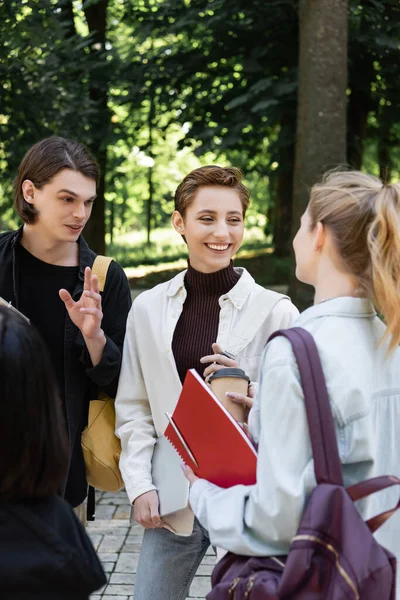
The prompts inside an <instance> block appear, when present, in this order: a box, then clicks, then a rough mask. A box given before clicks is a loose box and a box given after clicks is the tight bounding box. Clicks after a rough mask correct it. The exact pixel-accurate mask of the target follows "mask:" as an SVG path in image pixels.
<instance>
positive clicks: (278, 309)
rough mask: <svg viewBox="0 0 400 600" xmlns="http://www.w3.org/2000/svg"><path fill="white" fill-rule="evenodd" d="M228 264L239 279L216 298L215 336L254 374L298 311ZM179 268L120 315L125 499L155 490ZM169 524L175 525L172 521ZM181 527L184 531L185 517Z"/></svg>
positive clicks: (179, 301)
mask: <svg viewBox="0 0 400 600" xmlns="http://www.w3.org/2000/svg"><path fill="white" fill-rule="evenodd" d="M236 270H237V271H238V272H239V273H240V274H241V277H240V279H239V280H238V282H237V283H236V284H235V286H234V287H233V288H232V289H231V290H230V291H229V292H228V293H227V294H224V295H223V296H221V297H220V299H219V304H220V307H221V310H220V318H219V327H218V336H217V339H216V342H218V344H220V345H221V346H222V347H223V349H224V350H229V351H231V352H233V354H234V355H235V356H236V360H237V361H238V363H239V366H240V368H242V369H244V370H245V371H246V373H247V374H248V375H249V376H250V378H251V380H252V381H256V380H257V377H258V369H259V365H260V360H261V355H262V352H263V349H264V347H265V345H266V342H267V340H268V338H269V336H270V335H271V333H273V332H274V331H276V330H277V329H284V328H287V327H290V326H291V324H292V322H293V321H294V319H295V318H296V317H297V315H298V311H297V309H296V308H295V306H294V305H293V304H292V303H291V301H290V300H289V298H288V297H287V296H284V295H282V294H278V293H276V292H273V291H271V290H266V289H265V288H263V287H261V286H259V285H258V284H256V283H255V281H254V279H253V278H252V277H251V275H250V274H249V273H248V272H247V271H246V270H245V269H241V268H239V269H236ZM185 272H186V271H183V272H181V273H179V274H178V275H176V277H174V278H173V279H171V280H170V281H168V282H166V283H162V284H160V285H157V286H156V287H154V288H153V289H151V290H148V291H146V292H143V293H142V294H140V295H139V296H138V297H137V298H136V300H135V301H134V303H133V305H132V308H131V311H130V313H129V316H128V322H127V328H126V335H125V342H124V349H123V357H122V367H121V375H120V379H119V387H118V393H117V397H116V400H115V408H116V434H117V436H118V437H119V438H120V439H121V445H122V454H121V459H120V468H121V472H122V476H123V479H124V482H125V488H126V491H127V494H128V496H129V499H130V501H131V502H133V501H134V500H135V499H136V498H137V497H138V496H140V495H141V494H144V493H145V492H148V491H150V490H153V489H155V486H154V485H153V482H152V477H151V461H152V455H153V447H154V443H155V440H156V437H157V436H159V435H162V434H163V432H164V430H165V428H166V426H167V424H168V422H167V418H166V416H165V412H166V411H167V412H169V413H172V412H173V411H174V408H175V405H176V402H177V400H178V398H179V394H180V392H181V389H182V384H181V382H180V379H179V376H178V372H177V369H176V365H175V361H174V357H173V353H172V348H171V345H172V338H173V334H174V330H175V327H176V324H177V322H178V319H179V317H180V314H181V312H182V309H183V304H184V301H185V299H186V290H185V287H184V277H185ZM211 351H212V349H211V348H210V352H211ZM190 520H191V521H192V520H193V517H192V516H191V517H190ZM174 529H175V530H176V531H177V532H178V531H179V529H180V525H179V523H174ZM181 529H182V532H183V530H185V531H186V532H187V530H188V522H187V519H186V523H185V524H183V523H182V528H181ZM189 529H190V524H189Z"/></svg>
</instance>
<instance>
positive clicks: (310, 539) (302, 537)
mask: <svg viewBox="0 0 400 600" xmlns="http://www.w3.org/2000/svg"><path fill="white" fill-rule="evenodd" d="M292 541H293V542H297V541H308V542H316V543H317V544H320V545H321V546H324V548H326V549H327V550H329V551H330V552H332V554H334V556H335V564H336V568H337V570H338V571H339V574H340V575H341V576H342V577H343V579H344V580H345V582H346V583H347V585H348V586H349V587H351V589H352V592H353V594H354V598H355V600H359V599H360V596H359V593H358V591H357V586H356V584H355V583H354V581H353V580H352V578H351V577H350V575H349V574H348V573H347V571H346V570H345V569H344V568H343V567H342V565H341V564H340V563H339V553H338V552H337V550H335V548H334V547H333V546H332V545H331V544H328V543H327V542H324V541H323V540H321V539H320V538H318V537H316V536H314V535H296V536H295V537H294V538H293V540H292Z"/></svg>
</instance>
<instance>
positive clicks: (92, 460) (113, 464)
mask: <svg viewBox="0 0 400 600" xmlns="http://www.w3.org/2000/svg"><path fill="white" fill-rule="evenodd" d="M112 260H113V259H112V258H109V257H107V256H97V257H96V259H95V261H94V263H93V266H92V273H93V274H94V275H97V278H98V280H99V289H100V291H101V292H102V291H103V290H104V286H105V282H106V277H107V271H108V267H109V266H110V263H111V262H112ZM81 443H82V452H83V458H84V460H85V469H86V478H87V481H88V483H89V485H91V486H92V487H94V488H96V489H97V490H103V491H105V492H117V491H118V490H120V489H121V488H122V487H123V486H124V482H123V480H122V476H121V472H120V470H119V466H118V465H119V457H120V455H121V441H120V439H119V438H117V436H116V435H115V407H114V398H111V397H110V396H107V394H104V393H100V394H99V399H98V400H91V401H90V403H89V417H88V425H87V427H86V428H85V430H84V431H83V433H82V439H81Z"/></svg>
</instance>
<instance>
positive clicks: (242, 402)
mask: <svg viewBox="0 0 400 600" xmlns="http://www.w3.org/2000/svg"><path fill="white" fill-rule="evenodd" d="M212 349H213V351H214V354H212V355H209V356H203V358H201V359H200V362H202V363H205V362H212V364H211V365H209V366H208V367H207V368H206V369H205V370H204V373H203V375H204V377H205V380H206V382H207V383H208V384H209V385H211V388H212V390H213V392H214V394H215V395H216V396H217V398H218V399H219V400H220V402H222V404H223V405H224V406H225V408H226V409H227V410H228V411H229V412H230V413H231V415H232V416H233V417H234V418H235V419H236V420H237V421H239V422H240V423H243V422H245V421H246V420H247V416H248V412H249V409H250V408H251V407H252V405H253V398H254V387H253V386H252V384H250V385H249V384H248V382H249V378H248V377H247V375H246V374H245V372H244V371H242V370H241V369H239V368H238V363H237V362H236V361H235V359H234V357H232V356H229V354H228V353H224V352H223V350H222V348H221V346H220V345H219V344H216V343H215V344H212ZM224 369H227V371H226V376H225V375H224ZM217 372H219V373H218V374H217ZM230 386H232V389H231V390H230V389H229V387H230Z"/></svg>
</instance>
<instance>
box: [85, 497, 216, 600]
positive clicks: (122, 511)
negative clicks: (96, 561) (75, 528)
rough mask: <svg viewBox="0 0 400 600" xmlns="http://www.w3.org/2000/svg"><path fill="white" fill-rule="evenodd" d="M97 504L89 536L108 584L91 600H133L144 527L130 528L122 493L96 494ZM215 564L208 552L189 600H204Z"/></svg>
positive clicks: (126, 505) (212, 556)
mask: <svg viewBox="0 0 400 600" xmlns="http://www.w3.org/2000/svg"><path fill="white" fill-rule="evenodd" d="M96 501H97V507H96V520H95V521H94V522H93V523H89V524H88V533H89V535H90V537H91V538H92V542H93V544H94V547H95V548H96V550H97V552H98V554H99V557H100V560H101V561H102V563H103V566H104V570H105V571H106V573H107V577H108V584H107V585H106V586H105V587H104V588H103V589H102V590H99V591H98V592H97V593H96V594H94V595H93V596H91V600H100V599H101V600H132V593H133V585H134V583H135V574H136V567H137V563H138V558H139V552H140V545H141V541H142V535H143V528H142V527H141V526H140V525H137V524H136V525H133V526H130V524H129V512H130V506H129V501H128V498H127V496H126V494H125V492H118V493H115V494H114V493H109V492H96ZM214 564H215V556H214V552H213V550H211V549H210V550H209V551H208V553H207V554H206V556H205V557H204V560H203V562H202V564H201V565H200V568H199V570H198V573H197V575H196V577H195V579H194V581H193V584H192V586H191V588H190V592H189V596H188V599H189V598H190V599H191V600H204V597H205V595H206V594H207V593H208V591H209V589H210V574H211V571H212V568H213V566H214ZM154 600H158V599H157V598H154Z"/></svg>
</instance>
